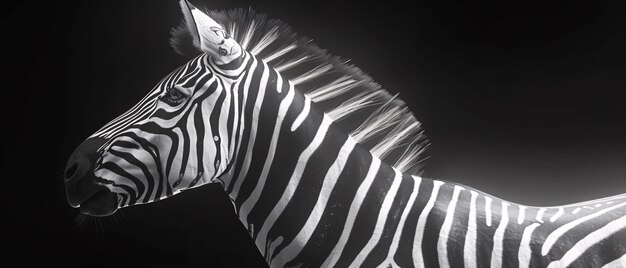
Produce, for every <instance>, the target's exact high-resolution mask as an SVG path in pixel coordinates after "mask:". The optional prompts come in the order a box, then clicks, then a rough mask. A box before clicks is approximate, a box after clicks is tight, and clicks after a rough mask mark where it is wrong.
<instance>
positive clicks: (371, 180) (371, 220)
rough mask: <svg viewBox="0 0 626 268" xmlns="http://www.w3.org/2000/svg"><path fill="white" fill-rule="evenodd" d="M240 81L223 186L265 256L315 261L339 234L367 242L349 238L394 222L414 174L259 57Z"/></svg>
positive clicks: (343, 238)
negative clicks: (355, 135) (350, 131)
mask: <svg viewBox="0 0 626 268" xmlns="http://www.w3.org/2000/svg"><path fill="white" fill-rule="evenodd" d="M252 85H258V88H254V87H253V86H252ZM238 87H239V89H238V90H237V92H239V93H240V95H239V96H238V99H239V105H238V107H240V116H241V117H240V122H241V124H240V128H239V130H236V131H238V134H237V135H236V139H237V140H238V142H236V143H237V146H236V147H237V149H236V150H235V152H236V153H235V157H234V158H233V159H232V163H230V164H231V165H232V168H231V170H230V171H229V176H225V177H226V179H225V180H224V181H223V185H224V189H225V190H226V192H227V193H228V194H229V195H230V197H231V200H232V202H233V204H234V207H235V210H236V212H237V214H238V215H239V218H240V220H241V222H242V223H243V224H244V226H245V227H246V228H248V231H249V233H250V235H251V236H252V237H253V238H254V240H255V243H256V244H257V246H258V248H259V250H260V251H261V253H262V254H263V255H264V256H265V257H266V258H267V260H268V262H272V259H275V261H274V263H277V264H279V263H280V262H281V261H280V260H289V259H293V258H295V256H301V258H311V260H310V261H313V262H314V261H315V260H318V259H319V258H315V255H316V253H315V252H319V250H326V251H328V252H330V251H332V250H333V247H332V245H339V244H338V243H337V241H343V244H342V245H343V246H339V247H340V248H343V247H344V246H346V245H350V244H352V243H362V242H367V241H361V240H359V241H353V240H354V239H356V238H354V237H353V238H352V240H350V239H348V237H349V234H350V233H351V230H352V231H358V232H361V233H362V236H363V237H367V234H370V236H371V234H372V232H374V233H376V234H379V235H382V230H383V229H385V228H386V227H385V226H392V225H393V226H396V227H397V226H398V222H399V221H400V217H401V215H402V214H403V213H402V211H403V209H404V208H406V204H407V203H408V201H409V198H413V200H415V195H412V193H413V190H414V188H415V187H414V186H415V185H416V181H418V180H419V178H413V177H411V176H403V175H402V174H401V173H399V172H398V171H396V170H394V169H393V168H392V167H391V166H389V165H387V164H386V163H383V162H381V161H380V160H379V159H378V158H376V157H374V156H372V154H371V153H370V152H369V151H367V150H365V149H364V148H362V147H361V146H360V145H359V144H357V143H356V141H355V140H354V139H352V138H351V137H349V136H348V135H347V134H346V133H345V132H343V131H342V130H341V129H340V128H339V127H337V126H336V125H335V124H334V123H333V120H332V119H330V117H328V116H327V115H325V114H324V113H322V112H320V111H318V110H317V109H316V108H315V107H314V106H312V105H311V101H310V99H309V98H308V97H306V96H305V95H304V94H301V93H299V92H298V91H296V90H295V89H294V87H293V86H292V85H291V83H289V82H288V81H285V80H283V79H282V78H281V76H280V74H278V73H277V72H276V71H275V70H273V69H272V68H268V67H267V65H266V64H264V63H263V62H262V61H256V60H255V61H253V62H251V64H250V67H249V68H248V69H247V71H246V72H245V73H244V74H243V75H242V78H241V80H240V82H238ZM398 205H400V206H398ZM396 227H394V228H391V229H389V230H392V229H393V230H396ZM353 228H356V229H355V230H353ZM381 228H382V229H381ZM373 239H374V240H372V241H378V240H377V239H376V238H373ZM378 239H383V240H384V239H387V237H386V236H385V237H382V236H379V237H378ZM372 243H374V245H375V244H376V243H375V242H370V245H372ZM372 247H373V246H372ZM292 257H293V258H292ZM322 261H324V260H322ZM328 261H329V262H330V261H333V260H330V259H329V260H328ZM335 261H337V260H335ZM308 263H311V262H308ZM319 264H322V263H319Z"/></svg>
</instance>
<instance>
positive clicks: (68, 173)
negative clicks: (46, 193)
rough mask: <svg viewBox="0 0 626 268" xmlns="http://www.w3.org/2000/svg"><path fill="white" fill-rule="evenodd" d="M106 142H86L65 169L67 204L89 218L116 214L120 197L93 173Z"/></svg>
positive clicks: (88, 140)
mask: <svg viewBox="0 0 626 268" xmlns="http://www.w3.org/2000/svg"><path fill="white" fill-rule="evenodd" d="M105 142H106V140H105V139H102V138H90V139H87V140H85V141H84V142H83V143H82V144H81V145H79V146H78V148H76V150H75V151H74V153H72V155H71V156H70V158H69V160H68V162H67V167H66V168H65V174H64V175H65V194H66V197H67V202H68V203H69V204H70V206H72V207H74V208H79V209H80V211H81V212H82V213H84V214H87V215H92V216H106V215H110V214H113V213H115V211H116V210H117V194H115V193H113V192H111V191H110V190H109V189H108V188H107V187H106V186H103V185H102V184H100V183H98V182H97V181H98V180H97V177H96V176H95V175H94V172H93V167H94V164H95V162H96V160H97V159H98V153H97V150H98V148H100V146H102V145H103V144H104V143H105Z"/></svg>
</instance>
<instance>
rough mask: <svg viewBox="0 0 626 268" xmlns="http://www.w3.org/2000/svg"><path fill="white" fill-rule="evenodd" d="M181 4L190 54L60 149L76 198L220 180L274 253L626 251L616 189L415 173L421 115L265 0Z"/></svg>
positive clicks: (624, 215)
mask: <svg viewBox="0 0 626 268" xmlns="http://www.w3.org/2000/svg"><path fill="white" fill-rule="evenodd" d="M180 5H181V9H182V13H183V15H184V20H183V24H181V26H179V27H177V28H175V29H173V31H172V39H171V44H172V46H173V48H174V50H175V51H176V52H177V53H179V54H183V55H191V54H195V55H197V54H198V53H199V54H200V55H199V56H195V57H194V58H193V59H191V60H190V61H189V62H188V63H187V64H185V65H183V66H181V67H180V68H178V69H176V70H174V71H173V72H172V73H171V74H169V75H168V76H166V77H165V78H164V79H162V80H161V81H160V82H159V83H158V84H157V85H156V86H155V87H154V89H153V90H152V91H150V93H148V95H147V96H146V97H144V98H143V99H142V100H141V101H140V102H139V103H138V104H136V105H135V106H134V107H132V108H131V109H130V110H128V111H127V112H125V113H124V114H122V115H120V116H119V117H117V118H116V119H114V120H112V121H111V122H109V123H108V124H106V125H105V126H103V127H102V128H101V129H100V130H98V131H96V132H95V133H94V134H93V135H91V136H90V137H89V138H88V139H86V140H85V141H84V142H83V143H82V144H81V145H79V146H78V148H77V149H76V150H75V152H74V153H73V154H72V155H71V156H70V159H69V161H68V165H67V168H66V170H65V177H66V179H65V188H66V194H67V199H68V202H69V204H70V205H71V206H72V207H76V208H79V209H80V211H81V212H82V213H84V214H87V215H92V216H107V215H110V214H113V213H115V212H116V210H118V209H120V208H123V207H127V206H132V205H139V204H147V203H150V202H154V201H159V200H161V199H164V198H167V197H169V196H172V195H174V194H177V193H179V192H181V191H185V190H186V189H190V188H194V187H199V186H201V185H204V184H208V183H218V184H220V185H221V186H222V187H223V188H224V190H225V191H226V192H227V193H228V195H229V196H230V198H231V201H232V204H233V207H234V210H235V213H237V215H238V217H239V218H240V220H241V222H242V223H243V225H244V226H245V227H246V228H247V230H248V232H249V234H250V236H251V238H252V239H253V240H254V242H255V244H256V245H257V247H258V249H259V251H260V252H261V254H262V255H263V256H264V257H265V259H266V261H267V263H268V264H269V265H270V266H271V267H293V266H307V267H360V266H367V267H372V266H376V267H624V266H626V229H625V228H626V208H625V207H626V195H617V196H612V197H607V198H602V199H598V200H593V201H588V202H582V203H577V204H571V205H566V206H557V207H532V206H524V205H521V204H515V203H513V202H508V201H506V200H503V199H500V198H497V197H495V196H492V195H489V194H486V193H483V192H481V191H478V190H476V189H473V188H471V187H468V186H464V185H459V184H455V183H452V182H447V181H442V180H433V179H428V178H423V177H422V176H421V173H420V169H421V164H422V162H421V160H422V159H423V157H422V155H423V152H424V151H425V149H426V148H427V146H428V141H427V139H426V137H425V135H424V132H423V130H422V129H421V125H420V123H419V121H417V120H416V119H415V117H414V116H413V115H412V114H411V113H410V112H409V111H408V108H407V107H406V105H405V104H404V103H403V102H402V101H401V100H400V99H399V98H398V97H397V96H394V95H391V94H389V93H388V92H386V91H385V90H383V89H382V88H381V87H380V86H379V85H378V84H376V83H375V82H374V81H373V80H372V79H371V78H370V77H369V76H367V75H366V74H364V73H363V72H362V71H361V70H359V69H358V68H356V67H355V66H352V65H350V64H348V63H347V62H346V61H345V60H342V59H340V58H338V57H334V56H331V55H330V54H328V53H327V52H326V51H324V50H322V49H320V48H318V47H317V46H315V45H314V44H312V43H311V42H310V40H309V39H306V38H304V37H301V36H299V35H298V34H296V33H295V32H293V31H292V30H291V29H290V28H289V27H288V26H287V25H286V24H285V23H283V22H281V21H278V20H273V19H269V18H267V16H266V15H263V14H258V13H256V12H254V11H252V10H230V11H206V12H203V11H201V10H200V9H199V8H197V7H195V6H194V5H192V4H191V3H189V2H187V1H186V0H182V1H181V2H180ZM355 122H357V123H355Z"/></svg>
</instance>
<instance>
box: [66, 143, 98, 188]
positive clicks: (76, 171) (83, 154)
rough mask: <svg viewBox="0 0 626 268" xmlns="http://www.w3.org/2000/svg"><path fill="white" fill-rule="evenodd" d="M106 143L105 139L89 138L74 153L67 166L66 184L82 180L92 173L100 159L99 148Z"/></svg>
mask: <svg viewBox="0 0 626 268" xmlns="http://www.w3.org/2000/svg"><path fill="white" fill-rule="evenodd" d="M105 142H106V139H103V138H89V139H87V140H85V141H83V143H81V144H80V145H79V146H78V147H77V148H76V150H74V152H73V153H72V155H71V156H70V158H69V159H68V161H67V165H66V166H65V173H64V174H65V183H72V182H76V181H77V180H80V179H81V178H82V177H84V176H85V175H86V174H87V173H88V172H90V171H92V170H91V168H92V167H93V165H94V163H95V161H96V160H97V159H98V152H97V151H98V148H100V146H102V145H103V144H104V143H105Z"/></svg>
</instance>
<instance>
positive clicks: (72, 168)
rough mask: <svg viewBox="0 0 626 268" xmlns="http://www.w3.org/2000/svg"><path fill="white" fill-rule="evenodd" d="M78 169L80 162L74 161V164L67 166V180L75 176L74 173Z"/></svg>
mask: <svg viewBox="0 0 626 268" xmlns="http://www.w3.org/2000/svg"><path fill="white" fill-rule="evenodd" d="M76 170H78V164H76V163H73V164H72V165H70V166H69V167H67V168H66V169H65V180H69V179H71V178H72V177H74V174H76Z"/></svg>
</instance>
